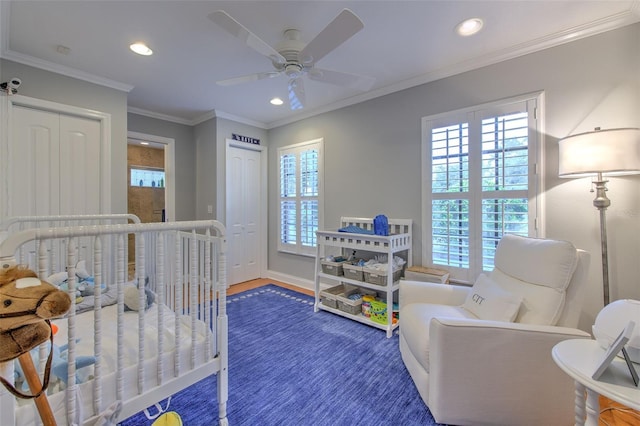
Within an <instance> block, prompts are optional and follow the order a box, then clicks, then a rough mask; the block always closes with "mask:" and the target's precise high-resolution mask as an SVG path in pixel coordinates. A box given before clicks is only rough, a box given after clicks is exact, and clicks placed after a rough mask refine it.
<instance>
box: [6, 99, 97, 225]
mask: <svg viewBox="0 0 640 426" xmlns="http://www.w3.org/2000/svg"><path fill="white" fill-rule="evenodd" d="M11 128H12V131H11V135H10V136H9V142H8V166H9V170H8V175H9V176H8V179H9V182H8V183H9V185H8V194H7V195H8V197H7V198H8V215H9V216H18V215H39V216H40V215H55V214H90V213H100V212H101V201H100V200H101V199H102V198H101V197H102V194H101V185H100V173H101V157H100V147H101V135H100V123H99V122H98V121H97V120H92V119H88V118H80V117H75V116H71V115H65V114H60V113H56V112H49V111H44V110H39V109H34V108H27V107H21V106H14V108H13V110H12V127H11Z"/></svg>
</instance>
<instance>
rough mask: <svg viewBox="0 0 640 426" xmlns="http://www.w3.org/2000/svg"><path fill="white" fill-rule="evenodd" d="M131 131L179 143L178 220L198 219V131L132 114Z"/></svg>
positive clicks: (177, 174) (176, 158)
mask: <svg viewBox="0 0 640 426" xmlns="http://www.w3.org/2000/svg"><path fill="white" fill-rule="evenodd" d="M127 118H128V129H127V130H128V131H131V132H140V133H146V134H149V135H154V136H162V137H165V138H171V139H174V140H175V163H176V164H175V173H176V193H175V200H176V206H175V208H176V210H175V212H176V217H175V220H195V219H196V210H195V209H196V201H195V200H196V170H195V167H194V166H193V165H194V163H195V159H196V144H195V142H194V136H193V135H194V127H193V126H187V125H184V124H178V123H173V122H169V121H164V120H158V119H155V118H150V117H146V116H143V115H139V114H133V113H129V114H127Z"/></svg>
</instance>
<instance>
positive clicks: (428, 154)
mask: <svg viewBox="0 0 640 426" xmlns="http://www.w3.org/2000/svg"><path fill="white" fill-rule="evenodd" d="M543 105H544V93H543V92H539V93H535V94H527V95H522V96H517V97H513V98H509V99H504V100H499V101H495V102H490V103H485V104H480V105H476V106H473V107H469V108H464V109H460V110H455V111H450V112H446V113H442V114H435V115H431V116H426V117H423V118H422V144H421V145H422V146H421V150H422V152H421V163H422V186H421V191H422V264H423V265H433V261H432V259H433V222H432V201H433V200H434V199H442V198H448V197H449V198H455V199H460V198H463V199H464V198H465V197H466V199H468V200H469V268H462V267H453V266H446V268H447V269H449V271H450V273H451V280H452V281H454V282H459V283H465V284H471V283H473V282H474V281H475V279H476V278H477V276H478V275H479V274H480V273H481V272H483V263H482V262H483V259H482V257H483V250H482V200H483V199H494V198H495V197H491V196H483V192H482V178H481V176H482V120H484V119H486V118H490V117H497V116H500V115H504V114H510V113H514V112H517V111H519V110H521V109H522V108H523V107H524V108H525V109H526V111H527V112H528V122H529V125H528V128H529V130H528V188H527V190H526V192H525V197H526V198H527V199H528V217H529V220H528V235H529V236H532V237H541V236H544V220H543V211H544V209H543V206H544V181H543V177H544V161H543V159H544V129H543V127H544V120H543V119H542V117H543V116H544V114H543ZM465 122H466V123H469V128H468V138H469V147H468V155H469V191H468V193H465V192H460V193H458V192H453V193H446V194H443V193H440V194H439V195H442V196H441V197H438V198H435V197H434V196H433V193H432V178H433V175H432V145H431V136H432V134H431V131H432V129H436V128H440V127H446V126H451V125H457V124H462V123H465ZM500 192H501V191H498V192H496V193H495V194H497V195H499V194H500ZM456 194H457V196H456ZM460 194H465V196H463V197H460ZM486 194H488V193H485V195H486ZM525 197H522V198H525ZM436 267H438V265H436Z"/></svg>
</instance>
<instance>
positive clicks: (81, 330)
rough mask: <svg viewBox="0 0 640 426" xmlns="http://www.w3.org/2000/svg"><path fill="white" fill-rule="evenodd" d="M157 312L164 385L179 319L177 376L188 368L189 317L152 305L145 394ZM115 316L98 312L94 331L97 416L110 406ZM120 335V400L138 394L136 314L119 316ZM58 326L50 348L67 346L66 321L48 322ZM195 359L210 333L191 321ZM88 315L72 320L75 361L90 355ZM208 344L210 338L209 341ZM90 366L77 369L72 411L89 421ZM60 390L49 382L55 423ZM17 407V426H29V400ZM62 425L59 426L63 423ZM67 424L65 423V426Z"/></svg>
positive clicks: (152, 380) (113, 310) (32, 412)
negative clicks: (97, 333)
mask: <svg viewBox="0 0 640 426" xmlns="http://www.w3.org/2000/svg"><path fill="white" fill-rule="evenodd" d="M159 311H161V312H162V313H163V316H164V319H163V321H164V327H163V332H162V334H163V337H164V338H163V340H164V350H163V356H162V357H161V358H162V362H163V365H162V374H163V376H164V377H165V379H164V380H166V378H167V377H174V376H175V374H174V373H175V361H174V353H175V346H176V345H175V321H176V318H179V321H180V323H179V325H180V334H181V335H180V350H179V353H180V360H181V367H180V368H181V372H184V370H186V369H187V368H190V367H191V340H192V339H191V336H192V332H191V330H192V327H191V324H192V320H191V317H189V316H184V315H181V316H179V317H176V315H174V313H173V312H172V311H171V309H170V308H169V307H168V306H166V305H158V304H157V303H154V304H153V305H152V306H151V307H150V308H149V309H148V310H147V311H146V312H145V315H144V335H145V337H144V358H145V361H144V368H145V372H144V378H143V387H144V390H145V391H146V390H149V389H150V388H153V387H155V386H157V385H158V375H159V374H158V357H157V352H158V343H157V342H158V313H159ZM117 313H118V306H117V305H110V306H106V307H104V308H102V309H101V310H100V315H101V324H102V327H101V328H100V332H101V334H102V347H101V355H100V357H101V361H102V364H101V371H102V373H101V375H102V383H101V384H102V386H101V387H102V401H101V404H100V407H99V408H98V409H99V411H98V412H97V413H99V412H101V411H103V410H105V409H106V408H108V407H109V406H110V405H111V404H112V403H114V402H115V401H116V374H115V372H116V363H117V348H116V338H117ZM123 318H124V320H125V322H124V333H123V341H124V345H123V349H124V353H123V362H124V366H125V371H124V375H123V378H124V395H123V399H124V400H125V401H126V400H127V399H129V398H131V397H133V396H135V395H136V394H137V393H138V380H137V371H138V366H137V363H138V332H137V331H138V326H139V322H138V321H139V318H138V312H136V311H127V312H124V316H123ZM54 323H55V324H56V325H58V327H59V330H58V332H57V333H56V335H55V337H54V344H56V345H59V346H60V345H64V344H66V343H67V335H68V334H67V321H66V320H57V321H54ZM195 324H196V327H195V330H196V351H195V353H196V359H195V365H201V364H203V363H204V358H205V356H204V354H205V345H206V335H207V334H209V335H210V336H213V335H212V332H211V330H210V329H209V328H208V327H207V326H206V324H205V323H204V322H202V321H199V320H198V321H196V323H195ZM94 334H95V331H94V312H93V311H88V312H84V313H81V314H78V315H76V317H75V335H76V340H77V344H76V349H75V353H76V356H94ZM212 339H213V337H212ZM93 374H94V366H93V365H91V366H89V367H85V368H82V369H80V370H78V380H79V383H81V384H80V385H79V386H78V392H77V401H78V402H77V405H78V409H79V410H78V411H79V412H81V413H83V418H88V417H91V416H93V415H94V414H95V413H96V412H95V411H94V407H93V405H94V382H95V381H94V380H92V378H93ZM61 387H63V385H62V384H61V383H59V382H58V383H53V382H52V383H51V384H50V387H49V389H50V392H51V391H53V392H55V393H49V395H48V398H49V403H50V405H51V407H52V410H53V412H54V415H55V416H56V418H58V419H63V418H66V417H65V416H66V414H65V412H66V408H65V398H64V394H65V391H64V390H62V391H60V389H61ZM19 404H20V407H19V408H18V410H17V412H16V419H17V424H18V425H33V424H34V422H35V421H36V419H38V418H39V417H38V414H37V411H36V409H35V405H34V404H33V402H32V401H25V400H19ZM63 423H64V422H60V424H63ZM69 424H70V423H69Z"/></svg>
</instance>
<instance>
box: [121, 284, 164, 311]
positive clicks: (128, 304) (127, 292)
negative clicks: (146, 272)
mask: <svg viewBox="0 0 640 426" xmlns="http://www.w3.org/2000/svg"><path fill="white" fill-rule="evenodd" d="M155 300H156V294H155V293H154V292H153V291H151V290H150V289H149V288H147V287H146V286H145V288H144V306H141V304H140V293H139V291H138V286H136V285H135V284H128V285H126V286H125V287H124V310H125V311H139V310H141V308H143V309H144V310H145V311H146V310H147V309H149V308H150V307H151V305H153V302H155Z"/></svg>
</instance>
